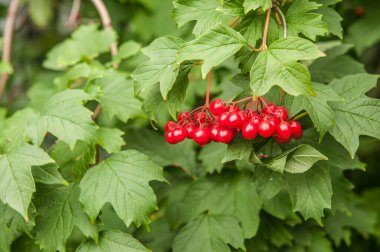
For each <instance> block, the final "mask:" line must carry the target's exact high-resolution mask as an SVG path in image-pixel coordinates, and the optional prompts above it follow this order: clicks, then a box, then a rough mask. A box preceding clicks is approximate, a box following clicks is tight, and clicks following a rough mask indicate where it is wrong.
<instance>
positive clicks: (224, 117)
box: [218, 112, 230, 126]
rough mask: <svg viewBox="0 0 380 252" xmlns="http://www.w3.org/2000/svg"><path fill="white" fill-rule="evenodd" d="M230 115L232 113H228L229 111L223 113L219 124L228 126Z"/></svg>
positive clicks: (219, 118)
mask: <svg viewBox="0 0 380 252" xmlns="http://www.w3.org/2000/svg"><path fill="white" fill-rule="evenodd" d="M229 116H230V113H228V112H225V113H223V114H221V115H220V116H219V117H218V124H219V125H220V126H227V125H228V117H229Z"/></svg>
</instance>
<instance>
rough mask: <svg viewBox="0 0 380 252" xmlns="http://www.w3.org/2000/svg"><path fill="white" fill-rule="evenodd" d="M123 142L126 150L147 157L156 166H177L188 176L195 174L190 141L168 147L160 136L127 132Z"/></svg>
mask: <svg viewBox="0 0 380 252" xmlns="http://www.w3.org/2000/svg"><path fill="white" fill-rule="evenodd" d="M125 141H126V143H127V148H129V149H135V150H138V151H140V152H142V153H144V154H146V155H148V156H149V157H150V158H151V159H152V160H153V161H154V162H156V163H157V164H160V165H162V166H169V165H174V166H178V167H181V168H182V169H184V170H185V171H186V172H188V173H189V174H195V167H196V162H195V152H194V149H193V145H192V143H191V142H190V141H184V142H182V143H179V144H176V145H175V146H174V145H170V144H168V143H167V142H166V141H165V138H164V137H163V136H162V135H160V134H157V133H156V132H153V131H148V130H131V131H127V133H126V139H125Z"/></svg>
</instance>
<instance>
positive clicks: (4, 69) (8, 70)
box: [0, 61, 14, 74]
mask: <svg viewBox="0 0 380 252" xmlns="http://www.w3.org/2000/svg"><path fill="white" fill-rule="evenodd" d="M13 72H14V70H13V67H12V65H11V63H9V62H4V61H0V74H13Z"/></svg>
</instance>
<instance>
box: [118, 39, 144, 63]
mask: <svg viewBox="0 0 380 252" xmlns="http://www.w3.org/2000/svg"><path fill="white" fill-rule="evenodd" d="M140 50H141V45H140V44H139V43H137V42H135V41H133V40H131V41H127V42H125V43H123V44H122V45H121V46H120V47H119V51H118V53H117V54H116V56H114V57H113V59H112V62H114V63H117V64H119V63H120V62H121V61H122V60H124V59H128V58H130V57H132V56H134V55H136V54H138V53H139V52H140Z"/></svg>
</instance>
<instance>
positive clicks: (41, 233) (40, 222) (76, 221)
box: [33, 185, 98, 251]
mask: <svg viewBox="0 0 380 252" xmlns="http://www.w3.org/2000/svg"><path fill="white" fill-rule="evenodd" d="M79 193H80V192H79V188H78V186H76V185H70V186H46V185H40V186H38V188H37V193H36V195H35V199H34V200H33V202H34V203H35V205H36V208H37V212H38V215H37V218H36V229H35V232H36V242H37V243H38V244H39V245H40V247H41V248H42V249H44V250H47V251H55V250H59V251H65V248H66V245H65V244H66V240H67V239H68V237H69V236H70V235H71V232H72V231H73V229H74V227H75V226H77V227H78V228H79V229H80V230H81V231H82V232H83V233H84V234H85V235H86V236H91V237H92V238H94V239H97V235H98V234H97V231H96V229H95V226H92V225H91V224H90V221H89V220H88V217H87V216H86V214H85V213H84V212H83V211H82V206H81V205H80V203H79V200H78V198H79Z"/></svg>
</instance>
